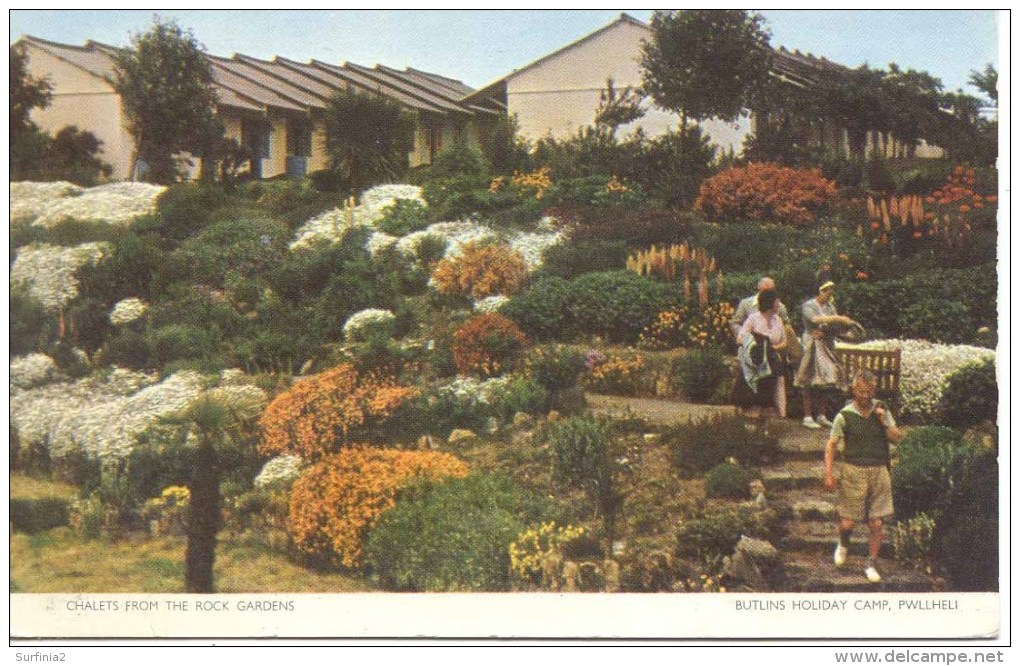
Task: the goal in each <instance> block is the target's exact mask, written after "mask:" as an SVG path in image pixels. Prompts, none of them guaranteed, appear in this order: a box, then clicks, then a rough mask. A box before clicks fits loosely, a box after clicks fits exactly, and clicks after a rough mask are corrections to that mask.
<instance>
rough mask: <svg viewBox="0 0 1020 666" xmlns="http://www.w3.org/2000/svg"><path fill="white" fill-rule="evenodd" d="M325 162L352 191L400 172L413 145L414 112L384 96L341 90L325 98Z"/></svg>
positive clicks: (399, 174) (395, 176)
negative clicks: (326, 155)
mask: <svg viewBox="0 0 1020 666" xmlns="http://www.w3.org/2000/svg"><path fill="white" fill-rule="evenodd" d="M324 120H325V124H326V152H327V153H328V154H329V158H330V168H331V169H332V170H333V171H335V172H337V174H339V176H340V178H341V179H342V181H343V182H346V183H347V184H348V185H349V186H350V187H351V189H353V190H355V191H359V190H363V189H365V188H366V187H369V186H371V185H374V184H376V183H379V182H386V181H392V180H395V179H397V178H400V177H401V176H402V175H403V174H404V173H405V172H406V171H407V168H408V153H409V152H410V151H411V149H412V148H414V127H415V120H414V116H413V115H412V114H411V113H410V112H409V111H407V110H406V109H405V108H404V107H403V106H401V105H400V104H398V103H397V102H394V101H392V100H391V99H389V98H386V97H381V96H376V95H371V94H368V93H360V92H354V91H347V90H341V91H338V92H336V93H335V94H334V96H333V97H332V98H330V100H329V102H328V107H327V109H326V111H325V115H324Z"/></svg>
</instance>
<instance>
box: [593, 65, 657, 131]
mask: <svg viewBox="0 0 1020 666" xmlns="http://www.w3.org/2000/svg"><path fill="white" fill-rule="evenodd" d="M643 102H644V95H642V94H641V91H639V90H635V89H634V88H631V87H630V86H627V87H625V88H623V89H622V90H617V89H616V88H615V87H614V86H613V80H612V79H606V87H605V88H604V89H603V90H600V91H599V105H598V107H597V108H596V110H595V127H596V128H603V127H604V128H606V129H607V130H608V131H609V132H610V133H612V134H613V135H614V136H615V135H616V130H617V129H619V127H620V126H621V125H626V124H627V123H632V122H634V121H635V120H639V119H641V118H643V117H644V115H645V110H644V108H642V106H641V105H642V103H643Z"/></svg>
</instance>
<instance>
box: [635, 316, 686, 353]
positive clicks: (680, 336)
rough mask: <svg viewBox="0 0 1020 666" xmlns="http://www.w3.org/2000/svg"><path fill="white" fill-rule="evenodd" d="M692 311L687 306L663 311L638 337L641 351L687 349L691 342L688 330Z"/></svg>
mask: <svg viewBox="0 0 1020 666" xmlns="http://www.w3.org/2000/svg"><path fill="white" fill-rule="evenodd" d="M690 316H691V311H690V308H687V307H686V306H682V307H678V308H670V309H669V310H663V311H662V312H660V313H659V316H658V317H656V318H655V321H653V322H652V323H651V324H649V325H648V326H645V330H643V331H641V335H640V336H638V342H637V345H638V347H639V348H641V349H651V350H658V351H661V350H665V349H676V348H677V347H685V346H687V344H688V343H689V341H690V338H689V336H688V328H689V324H690Z"/></svg>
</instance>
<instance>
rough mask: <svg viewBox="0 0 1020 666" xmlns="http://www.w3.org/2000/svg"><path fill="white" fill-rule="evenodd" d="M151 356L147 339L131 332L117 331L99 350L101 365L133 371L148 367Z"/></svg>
mask: <svg viewBox="0 0 1020 666" xmlns="http://www.w3.org/2000/svg"><path fill="white" fill-rule="evenodd" d="M151 355H152V349H151V348H150V347H149V341H148V338H146V337H145V336H144V335H142V334H141V333H138V332H137V331H132V330H122V331H118V332H117V333H115V334H114V335H113V337H111V338H110V339H109V340H108V341H107V342H106V344H105V345H104V346H103V348H102V349H100V350H99V359H100V362H101V363H102V364H103V365H119V366H121V367H124V368H131V369H133V370H140V369H142V368H146V367H148V366H149V362H150V360H151Z"/></svg>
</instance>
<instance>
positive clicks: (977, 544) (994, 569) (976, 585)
mask: <svg viewBox="0 0 1020 666" xmlns="http://www.w3.org/2000/svg"><path fill="white" fill-rule="evenodd" d="M933 542H934V543H933V548H932V550H933V554H934V555H935V558H936V559H937V560H938V562H939V563H940V564H941V566H942V567H943V568H944V569H945V571H946V574H947V576H948V578H949V581H950V589H952V590H953V591H957V592H995V591H998V590H999V465H998V451H996V450H991V451H983V452H981V453H979V454H978V455H977V457H976V458H975V459H974V460H972V461H971V463H970V465H968V467H967V469H966V471H965V472H964V475H963V478H962V479H961V480H960V483H959V485H958V486H957V487H956V489H955V492H954V493H953V496H952V499H951V500H950V502H949V505H948V506H947V508H946V511H945V513H944V514H943V515H942V517H941V518H940V519H939V520H938V521H937V523H936V525H935V534H934V538H933Z"/></svg>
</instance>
